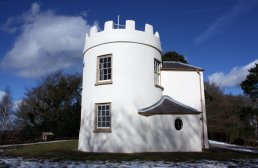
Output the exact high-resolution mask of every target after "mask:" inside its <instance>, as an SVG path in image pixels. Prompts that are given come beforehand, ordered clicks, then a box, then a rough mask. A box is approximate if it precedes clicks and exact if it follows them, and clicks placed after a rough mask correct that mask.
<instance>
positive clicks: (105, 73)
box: [95, 54, 113, 85]
mask: <svg viewBox="0 0 258 168" xmlns="http://www.w3.org/2000/svg"><path fill="white" fill-rule="evenodd" d="M97 59H98V60H97V75H96V76H97V79H96V81H97V82H96V84H95V85H102V84H111V83H112V76H113V73H112V69H113V68H112V54H108V55H102V56H98V57H97Z"/></svg>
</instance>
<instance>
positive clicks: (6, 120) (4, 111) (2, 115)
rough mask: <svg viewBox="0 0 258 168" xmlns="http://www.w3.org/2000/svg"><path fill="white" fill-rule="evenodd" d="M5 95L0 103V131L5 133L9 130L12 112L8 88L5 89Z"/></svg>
mask: <svg viewBox="0 0 258 168" xmlns="http://www.w3.org/2000/svg"><path fill="white" fill-rule="evenodd" d="M4 92H5V94H4V96H3V97H2V100H1V102H0V124H1V130H2V131H6V130H8V129H10V127H9V126H10V115H11V110H12V96H11V90H10V88H9V87H6V89H5V91H4Z"/></svg>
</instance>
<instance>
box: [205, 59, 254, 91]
mask: <svg viewBox="0 0 258 168" xmlns="http://www.w3.org/2000/svg"><path fill="white" fill-rule="evenodd" d="M255 64H258V59H257V60H255V61H253V62H251V63H249V64H247V65H245V66H243V67H234V68H232V69H231V71H230V72H229V73H227V74H225V73H224V72H216V73H214V74H211V75H210V76H209V77H208V78H209V82H210V83H213V84H215V85H216V86H219V87H220V88H223V87H231V86H238V85H239V84H240V83H241V82H242V81H243V80H245V78H246V76H247V75H248V73H249V72H248V70H249V69H250V68H252V67H254V66H255Z"/></svg>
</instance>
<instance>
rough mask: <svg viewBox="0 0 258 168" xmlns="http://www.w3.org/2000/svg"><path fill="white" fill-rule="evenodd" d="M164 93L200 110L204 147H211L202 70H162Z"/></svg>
mask: <svg viewBox="0 0 258 168" xmlns="http://www.w3.org/2000/svg"><path fill="white" fill-rule="evenodd" d="M161 85H162V86H163V87H164V90H163V94H164V95H168V96H170V97H172V98H173V99H175V100H176V101H179V102H181V103H183V104H185V105H187V106H190V107H192V108H194V109H196V110H198V111H200V112H202V113H201V114H200V116H199V118H200V122H199V124H200V125H199V129H198V131H199V133H200V134H201V138H200V142H201V143H202V145H203V146H202V147H203V148H209V146H208V135H207V120H206V107H205V97H204V86H203V72H202V71H177V70H169V71H168V70H162V71H161ZM193 122H194V121H193Z"/></svg>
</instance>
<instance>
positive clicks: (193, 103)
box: [161, 70, 202, 111]
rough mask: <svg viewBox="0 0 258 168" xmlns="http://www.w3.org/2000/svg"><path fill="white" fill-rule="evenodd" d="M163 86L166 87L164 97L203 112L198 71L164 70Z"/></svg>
mask: <svg viewBox="0 0 258 168" xmlns="http://www.w3.org/2000/svg"><path fill="white" fill-rule="evenodd" d="M200 73H202V72H200ZM161 85H162V86H163V87H164V90H163V94H164V95H168V96H170V97H172V98H173V99H175V100H176V101H179V102H181V103H183V104H185V105H187V106H190V107H192V108H194V109H196V110H198V111H202V105H201V91H200V76H199V74H198V73H197V71H171V70H170V71H166V70H162V71H161Z"/></svg>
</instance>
